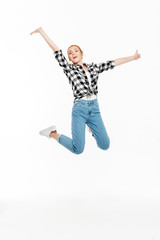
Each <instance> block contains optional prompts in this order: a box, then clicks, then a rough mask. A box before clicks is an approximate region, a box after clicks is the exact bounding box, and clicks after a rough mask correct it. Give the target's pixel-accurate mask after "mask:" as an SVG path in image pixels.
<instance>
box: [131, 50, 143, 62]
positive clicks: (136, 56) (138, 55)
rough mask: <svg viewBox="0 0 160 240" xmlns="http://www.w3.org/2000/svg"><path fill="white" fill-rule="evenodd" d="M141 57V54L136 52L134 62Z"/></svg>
mask: <svg viewBox="0 0 160 240" xmlns="http://www.w3.org/2000/svg"><path fill="white" fill-rule="evenodd" d="M140 57H141V54H139V53H138V50H136V52H135V54H134V55H133V58H134V60H137V59H138V58H140Z"/></svg>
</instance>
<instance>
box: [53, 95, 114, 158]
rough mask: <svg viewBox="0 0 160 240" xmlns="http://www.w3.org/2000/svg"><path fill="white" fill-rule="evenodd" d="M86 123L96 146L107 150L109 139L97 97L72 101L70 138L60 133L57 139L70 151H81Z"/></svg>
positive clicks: (76, 152)
mask: <svg viewBox="0 0 160 240" xmlns="http://www.w3.org/2000/svg"><path fill="white" fill-rule="evenodd" d="M86 124H87V125H88V127H89V128H90V129H91V131H92V133H93V134H92V136H93V137H94V138H95V140H96V143H97V146H98V147H99V148H101V149H103V150H107V149H108V148H109V144H110V139H109V137H108V134H107V131H106V128H105V126H104V123H103V120H102V117H101V113H100V109H99V103H98V100H97V99H94V100H83V99H78V100H76V101H75V102H74V104H73V107H72V126H71V127H72V139H71V138H69V137H67V136H65V135H62V134H61V135H59V137H58V139H57V141H58V142H59V143H60V144H61V145H62V146H64V147H65V148H67V149H68V150H70V151H71V152H72V153H75V154H80V153H82V152H83V150H84V146H85V127H86Z"/></svg>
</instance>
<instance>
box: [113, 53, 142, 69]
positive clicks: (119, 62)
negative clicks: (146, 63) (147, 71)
mask: <svg viewBox="0 0 160 240" xmlns="http://www.w3.org/2000/svg"><path fill="white" fill-rule="evenodd" d="M140 57H141V55H140V54H138V50H136V52H135V54H134V55H133V56H129V57H123V58H117V59H115V60H114V63H115V66H118V65H120V64H123V63H127V62H130V61H133V60H137V59H138V58H140Z"/></svg>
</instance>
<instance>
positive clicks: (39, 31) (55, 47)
mask: <svg viewBox="0 0 160 240" xmlns="http://www.w3.org/2000/svg"><path fill="white" fill-rule="evenodd" d="M33 33H40V34H41V35H42V37H43V38H44V39H45V40H46V42H47V43H48V45H49V46H50V47H51V48H52V50H53V51H54V52H55V51H57V50H59V47H58V46H57V45H56V44H55V43H54V42H53V41H52V40H51V39H50V38H49V37H48V36H47V34H46V33H45V31H44V30H43V28H42V27H39V28H37V29H36V30H35V31H33V32H31V33H30V35H32V34H33Z"/></svg>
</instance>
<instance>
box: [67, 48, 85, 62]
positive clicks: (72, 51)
mask: <svg viewBox="0 0 160 240" xmlns="http://www.w3.org/2000/svg"><path fill="white" fill-rule="evenodd" d="M67 53H68V58H69V60H70V61H72V62H73V64H78V63H79V62H81V61H82V58H83V52H81V51H80V49H79V48H78V47H77V46H71V47H69V48H68V51H67Z"/></svg>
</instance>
